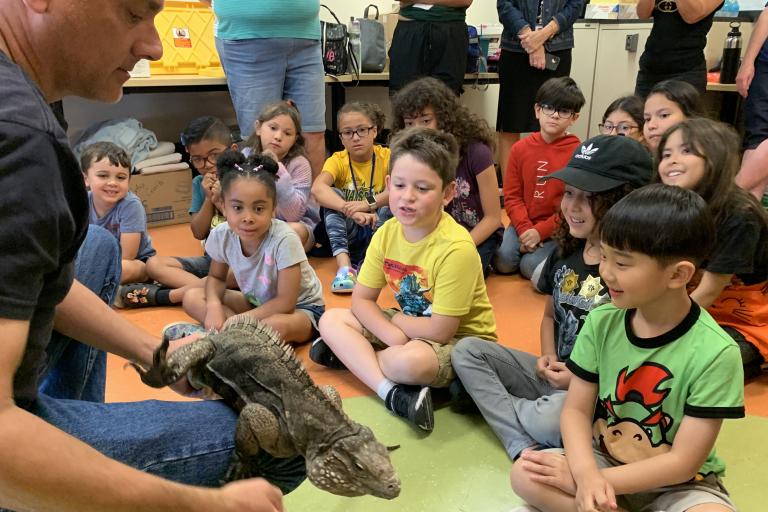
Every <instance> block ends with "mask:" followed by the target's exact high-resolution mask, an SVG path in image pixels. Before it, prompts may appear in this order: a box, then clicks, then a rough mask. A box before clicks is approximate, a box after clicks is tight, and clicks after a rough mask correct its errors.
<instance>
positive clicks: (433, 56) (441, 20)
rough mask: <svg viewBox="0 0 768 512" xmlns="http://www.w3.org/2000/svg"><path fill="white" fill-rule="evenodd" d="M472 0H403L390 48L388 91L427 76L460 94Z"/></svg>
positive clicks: (464, 68)
mask: <svg viewBox="0 0 768 512" xmlns="http://www.w3.org/2000/svg"><path fill="white" fill-rule="evenodd" d="M470 5H472V0H419V1H418V2H414V1H404V0H401V1H400V16H399V17H398V21H397V26H396V27H395V33H394V35H393V36H392V45H391V46H390V47H389V93H390V94H394V93H395V92H397V91H398V90H400V89H402V88H403V87H404V86H405V85H406V84H408V83H409V82H412V81H413V80H416V79H417V78H421V77H424V76H431V77H434V78H437V79H438V80H441V81H442V82H445V84H446V85H447V86H448V87H450V88H451V89H452V90H453V92H455V93H456V94H461V93H462V91H463V89H462V84H463V83H464V72H465V71H466V69H467V48H468V46H469V37H468V35H467V24H466V22H465V20H466V15H467V8H468V7H469V6H470Z"/></svg>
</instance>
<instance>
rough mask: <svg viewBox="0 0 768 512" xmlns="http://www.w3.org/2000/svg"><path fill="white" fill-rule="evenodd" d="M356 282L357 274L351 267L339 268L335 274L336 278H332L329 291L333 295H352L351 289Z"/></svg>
mask: <svg viewBox="0 0 768 512" xmlns="http://www.w3.org/2000/svg"><path fill="white" fill-rule="evenodd" d="M356 282H357V273H356V272H355V271H354V269H352V268H351V267H341V268H340V269H339V271H338V272H336V277H334V278H333V283H331V291H332V292H333V293H352V289H353V288H354V287H355V283H356Z"/></svg>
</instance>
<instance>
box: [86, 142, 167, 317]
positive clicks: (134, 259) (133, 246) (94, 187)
mask: <svg viewBox="0 0 768 512" xmlns="http://www.w3.org/2000/svg"><path fill="white" fill-rule="evenodd" d="M80 167H81V169H82V170H83V175H84V177H85V184H86V185H87V186H88V188H89V192H88V201H89V203H90V223H91V224H95V225H97V226H101V227H103V228H105V229H106V230H107V231H109V232H110V233H112V234H113V235H114V236H115V238H117V240H118V242H120V249H121V250H122V273H121V278H120V283H143V282H144V281H146V280H147V279H148V278H149V276H148V275H147V268H146V262H147V260H148V259H149V258H150V257H152V256H154V255H155V249H154V248H153V247H152V239H151V238H150V236H149V233H147V215H146V213H145V212H144V206H143V205H142V204H141V199H139V198H138V196H137V195H136V194H134V193H133V192H131V191H130V190H128V184H129V181H130V178H131V159H130V158H129V157H128V154H127V153H126V152H125V151H124V150H123V149H122V148H121V147H119V146H117V145H115V144H113V143H111V142H96V143H94V144H91V145H90V146H88V147H87V148H85V150H84V151H83V154H82V155H81V157H80ZM136 286H138V287H141V286H143V284H137V285H136ZM133 288H135V286H125V287H123V286H121V287H120V290H119V291H118V295H119V297H118V300H117V302H118V303H119V301H120V300H121V299H122V300H126V296H127V295H128V294H130V293H132V290H133Z"/></svg>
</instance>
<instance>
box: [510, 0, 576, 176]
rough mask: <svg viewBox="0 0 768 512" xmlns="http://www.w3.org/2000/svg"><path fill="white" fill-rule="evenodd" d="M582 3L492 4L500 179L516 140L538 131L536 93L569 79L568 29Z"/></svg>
mask: <svg viewBox="0 0 768 512" xmlns="http://www.w3.org/2000/svg"><path fill="white" fill-rule="evenodd" d="M583 1H584V0H496V9H497V10H498V12H499V21H501V23H502V25H504V31H503V32H502V34H501V59H500V60H499V107H498V112H497V115H496V131H497V132H499V163H500V164H501V168H502V175H503V174H504V171H506V167H507V156H508V155H509V150H510V149H511V148H512V145H513V144H514V143H515V142H517V141H518V140H520V134H521V133H524V132H537V131H539V122H538V121H537V120H536V114H535V113H534V109H533V107H534V105H533V104H534V98H535V97H536V91H538V90H539V87H541V85H542V84H543V83H544V82H546V81H547V80H549V79H550V78H554V77H560V76H568V75H570V73H571V50H572V49H573V23H574V22H575V21H576V19H578V17H579V16H580V15H581V9H582V5H583ZM548 55H549V56H550V57H547V56H548Z"/></svg>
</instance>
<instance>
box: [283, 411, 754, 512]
mask: <svg viewBox="0 0 768 512" xmlns="http://www.w3.org/2000/svg"><path fill="white" fill-rule="evenodd" d="M344 410H345V411H346V412H347V414H349V416H350V417H352V418H353V419H355V420H357V421H361V422H362V423H365V424H366V425H368V426H369V427H371V428H372V429H373V431H374V432H375V433H376V437H377V438H378V439H379V440H380V441H381V442H383V443H384V444H386V445H396V444H399V445H400V448H399V449H397V450H395V451H394V452H392V462H393V464H394V465H395V468H396V469H397V472H398V474H399V476H400V480H401V482H402V492H401V493H400V496H399V497H398V498H396V499H394V500H391V501H387V500H383V499H379V498H373V497H370V496H363V497H359V498H343V497H340V496H334V495H332V494H329V493H326V492H323V491H320V490H319V489H317V488H316V487H314V486H313V485H312V484H310V483H309V482H304V483H303V484H302V485H301V486H300V487H299V488H298V489H296V490H295V491H294V492H292V493H291V494H289V495H288V496H286V497H285V507H286V510H288V511H290V512H318V511H322V512H377V511H398V512H422V511H425V512H432V511H440V512H465V511H466V512H469V511H472V512H479V511H482V512H497V511H498V512H507V511H509V510H510V509H512V508H514V507H515V506H517V505H520V504H521V500H520V498H518V497H517V496H515V495H514V494H513V493H512V490H511V489H510V486H509V470H510V467H511V462H510V460H509V458H508V457H507V454H506V453H505V452H504V450H503V449H502V447H501V444H500V443H499V441H498V440H497V439H496V437H495V435H494V434H493V432H491V430H490V429H489V428H488V426H487V425H486V424H485V422H484V421H483V419H482V418H481V417H479V416H462V415H458V414H454V413H452V412H451V411H450V410H449V409H448V408H444V409H441V410H438V411H437V412H436V413H435V430H434V432H432V434H431V435H429V436H426V437H423V436H421V435H420V434H419V433H418V432H416V431H415V430H414V429H412V428H411V427H409V426H408V425H407V424H406V423H405V422H404V421H402V420H400V419H399V418H396V417H394V416H393V415H392V414H390V413H389V412H388V411H387V410H386V409H385V408H384V407H383V405H382V404H381V401H380V400H378V399H377V398H374V397H363V398H352V399H347V400H344ZM766 438H768V420H767V419H764V418H758V417H749V418H746V419H744V420H728V421H726V422H725V424H724V427H723V430H722V432H721V434H720V438H719V440H718V444H717V450H718V454H719V455H720V456H721V457H722V458H723V459H724V460H725V462H726V465H727V466H728V477H727V479H726V485H727V486H728V489H729V491H730V492H731V495H732V496H733V499H734V501H735V502H736V504H737V505H738V506H739V510H741V511H752V510H763V508H762V507H761V506H760V504H761V503H762V501H763V500H762V499H761V498H762V497H763V496H764V495H765V484H764V482H763V480H764V478H763V476H762V475H764V474H765V461H766V460H768V446H767V445H766V444H765V442H764V440H765V439H766Z"/></svg>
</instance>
